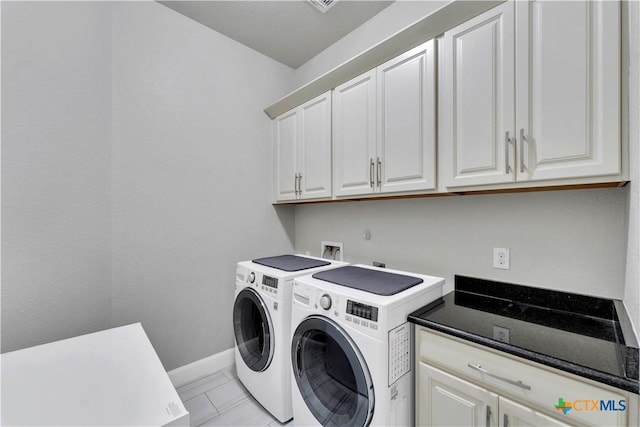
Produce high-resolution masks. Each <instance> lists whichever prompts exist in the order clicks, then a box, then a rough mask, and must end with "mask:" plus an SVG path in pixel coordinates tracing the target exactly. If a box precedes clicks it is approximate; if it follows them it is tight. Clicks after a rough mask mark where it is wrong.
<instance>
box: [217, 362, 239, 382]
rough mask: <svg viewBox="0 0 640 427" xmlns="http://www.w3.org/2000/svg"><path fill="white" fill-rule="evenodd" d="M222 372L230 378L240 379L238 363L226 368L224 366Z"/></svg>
mask: <svg viewBox="0 0 640 427" xmlns="http://www.w3.org/2000/svg"><path fill="white" fill-rule="evenodd" d="M220 372H222V373H223V374H224V376H225V377H227V378H229V379H230V380H237V379H238V371H236V365H231V366H228V367H226V368H222V369H220Z"/></svg>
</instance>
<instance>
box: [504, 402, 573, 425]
mask: <svg viewBox="0 0 640 427" xmlns="http://www.w3.org/2000/svg"><path fill="white" fill-rule="evenodd" d="M499 405H500V415H499V422H500V427H537V426H546V427H569V426H572V425H575V424H568V423H565V422H562V421H561V420H559V419H556V418H553V417H550V416H548V415H545V414H543V413H541V412H538V411H535V410H533V409H531V408H529V407H527V406H524V405H521V404H519V403H516V402H514V401H512V400H509V399H506V398H504V397H500V403H499ZM561 416H562V415H561Z"/></svg>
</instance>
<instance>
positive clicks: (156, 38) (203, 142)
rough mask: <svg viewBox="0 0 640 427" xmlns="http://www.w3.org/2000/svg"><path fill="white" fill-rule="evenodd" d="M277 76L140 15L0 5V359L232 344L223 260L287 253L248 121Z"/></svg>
mask: <svg viewBox="0 0 640 427" xmlns="http://www.w3.org/2000/svg"><path fill="white" fill-rule="evenodd" d="M292 73H293V71H292V70H291V69H290V68H288V67H286V66H284V65H282V64H279V63H277V62H275V61H273V60H271V59H268V58H266V57H265V56H263V55H261V54H259V53H257V52H255V51H253V50H251V49H249V48H247V47H245V46H243V45H240V44H239V43H236V42H234V41H232V40H230V39H228V38H226V37H224V36H222V35H220V34H218V33H215V32H213V31H211V30H210V29H208V28H206V27H204V26H202V25H200V24H198V23H196V22H194V21H192V20H190V19H188V18H185V17H184V16H182V15H179V14H178V13H176V12H174V11H172V10H170V9H168V8H166V7H164V6H162V5H160V4H158V3H156V2H118V3H116V2H113V3H110V2H107V3H97V2H42V3H35V2H34V3H31V2H30V3H27V2H20V3H10V2H2V95H3V96H2V110H3V111H2V112H3V115H2V217H3V221H2V255H3V258H2V264H3V271H2V307H1V309H2V351H3V352H6V351H11V350H16V349H19V348H23V347H27V346H30V345H35V344H41V343H45V342H50V341H54V340H57V339H62V338H68V337H71V336H75V335H79V334H82V333H87V332H93V331H97V330H101V329H105V328H109V327H111V326H119V325H123V324H127V323H131V322H142V324H143V326H144V328H145V330H146V332H147V334H148V335H149V337H150V339H151V342H152V344H153V345H154V347H155V349H156V351H157V352H158V353H159V355H160V358H161V360H162V362H163V363H164V366H165V368H166V369H173V368H176V367H178V366H182V365H185V364H188V363H191V362H193V361H196V360H199V359H201V358H204V357H207V356H210V355H212V354H215V353H217V352H219V351H222V350H226V349H228V348H230V347H232V346H233V334H232V328H231V307H232V301H233V292H234V288H235V285H234V278H235V263H236V262H237V261H239V260H244V259H250V258H254V257H259V256H266V255H269V254H273V253H280V252H283V253H284V252H291V251H292V248H293V208H292V207H282V208H274V207H273V206H272V205H271V198H272V191H271V181H270V179H269V177H270V176H271V173H272V170H271V168H272V161H271V140H270V132H271V127H270V126H271V124H270V120H269V119H268V117H267V116H266V115H265V114H264V113H263V112H262V109H263V108H264V107H265V106H267V105H269V104H270V103H272V102H273V100H274V99H278V98H280V97H281V96H283V95H284V94H286V93H287V92H288V91H289V90H290V89H291V87H290V81H291V77H292Z"/></svg>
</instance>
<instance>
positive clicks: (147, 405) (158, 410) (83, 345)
mask: <svg viewBox="0 0 640 427" xmlns="http://www.w3.org/2000/svg"><path fill="white" fill-rule="evenodd" d="M0 368H1V370H2V371H1V377H0V381H1V386H2V388H1V390H2V396H1V406H0V413H1V415H0V418H1V421H2V422H1V424H2V425H3V426H19V425H29V426H62V425H64V426H97V425H101V426H106V425H108V426H133V425H137V426H188V425H189V413H188V412H187V410H186V409H185V408H184V405H183V404H182V401H181V400H180V398H179V397H178V393H176V390H175V388H174V387H173V384H171V380H170V379H169V376H168V375H167V373H166V372H165V370H164V368H163V366H162V363H161V362H160V359H159V358H158V355H157V354H156V352H155V350H154V349H153V347H152V345H151V342H150V341H149V338H148V337H147V335H146V334H145V332H144V330H143V329H142V325H141V324H140V323H136V324H132V325H127V326H122V327H119V328H114V329H108V330H106V331H101V332H96V333H93V334H88V335H82V336H79V337H75V338H69V339H66V340H62V341H56V342H52V343H49V344H44V345H39V346H36V347H31V348H26V349H24V350H18V351H13V352H10V353H5V354H2V355H0Z"/></svg>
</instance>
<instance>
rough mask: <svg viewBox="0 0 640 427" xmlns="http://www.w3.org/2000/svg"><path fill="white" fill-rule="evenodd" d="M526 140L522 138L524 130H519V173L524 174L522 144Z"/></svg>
mask: <svg viewBox="0 0 640 427" xmlns="http://www.w3.org/2000/svg"><path fill="white" fill-rule="evenodd" d="M525 142H526V138H525V137H524V128H522V129H520V173H524V143H525Z"/></svg>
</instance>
